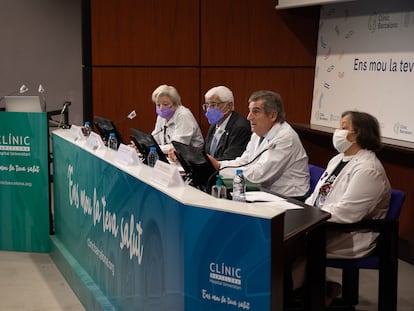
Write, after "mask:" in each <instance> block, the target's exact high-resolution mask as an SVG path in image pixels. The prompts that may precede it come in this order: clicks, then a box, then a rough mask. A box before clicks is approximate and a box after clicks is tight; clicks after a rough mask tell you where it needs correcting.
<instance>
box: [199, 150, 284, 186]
mask: <svg viewBox="0 0 414 311" xmlns="http://www.w3.org/2000/svg"><path fill="white" fill-rule="evenodd" d="M274 148H276V143H270V144H269V146H267V148H266V149H263V150H262V151H260V152H259V153H258V154H257V155H256V156H255V157H254V158H253V159H252V160H250V161H249V162H247V163H244V164H240V165H228V166H223V167H220V168H219V169H218V170H216V171H215V172H214V173H213V174H211V175H210V177H209V178H208V183H207V184H208V185H210V184H211V179H212V178H213V177H214V176H216V175H217V174H219V173H220V171H221V170H224V169H226V168H239V167H244V166H247V165H250V164H252V163H253V162H254V161H256V160H257V159H258V158H259V157H260V156H261V155H262V154H263V153H265V152H266V151H269V150H271V149H274Z"/></svg>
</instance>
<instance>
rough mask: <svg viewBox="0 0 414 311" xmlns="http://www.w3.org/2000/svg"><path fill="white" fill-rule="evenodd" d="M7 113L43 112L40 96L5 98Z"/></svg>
mask: <svg viewBox="0 0 414 311" xmlns="http://www.w3.org/2000/svg"><path fill="white" fill-rule="evenodd" d="M4 102H5V104H6V111H9V112H42V111H43V110H42V105H41V104H40V98H39V96H4Z"/></svg>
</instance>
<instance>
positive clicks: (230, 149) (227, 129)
mask: <svg viewBox="0 0 414 311" xmlns="http://www.w3.org/2000/svg"><path fill="white" fill-rule="evenodd" d="M204 99H205V104H204V105H203V110H204V111H205V116H206V117H207V120H208V122H209V123H210V125H211V126H210V128H209V130H208V133H207V136H206V139H205V144H204V149H205V151H206V153H207V154H210V155H212V156H213V157H214V158H216V159H218V160H233V159H235V158H236V157H238V156H240V155H241V154H242V153H243V151H244V150H245V149H246V145H247V143H248V141H249V139H250V135H251V130H250V125H249V121H247V119H246V118H245V117H242V116H241V115H239V114H238V113H237V112H235V111H234V96H233V92H232V91H231V90H230V89H229V88H227V87H225V86H216V87H213V88H211V89H210V90H208V91H207V92H206V94H205V95H204Z"/></svg>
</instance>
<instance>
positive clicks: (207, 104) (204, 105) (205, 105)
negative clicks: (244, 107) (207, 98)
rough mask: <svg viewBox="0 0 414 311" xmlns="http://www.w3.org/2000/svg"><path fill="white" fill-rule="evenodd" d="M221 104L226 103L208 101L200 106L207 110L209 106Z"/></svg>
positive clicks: (215, 106)
mask: <svg viewBox="0 0 414 311" xmlns="http://www.w3.org/2000/svg"><path fill="white" fill-rule="evenodd" d="M221 104H227V102H218V103H216V102H210V103H205V104H203V105H202V106H201V107H203V110H204V111H207V110H208V109H209V108H212V109H217V106H218V105H221Z"/></svg>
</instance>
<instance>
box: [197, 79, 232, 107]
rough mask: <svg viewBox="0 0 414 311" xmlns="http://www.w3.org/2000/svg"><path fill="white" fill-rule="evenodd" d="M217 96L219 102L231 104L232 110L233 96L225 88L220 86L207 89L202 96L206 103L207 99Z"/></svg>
mask: <svg viewBox="0 0 414 311" xmlns="http://www.w3.org/2000/svg"><path fill="white" fill-rule="evenodd" d="M214 95H217V96H218V97H219V98H220V100H221V101H223V102H226V103H227V102H229V103H232V104H233V105H232V109H233V110H234V96H233V92H232V91H231V90H230V89H229V88H228V87H226V86H223V85H220V86H215V87H213V88H211V89H209V90H208V91H207V92H206V94H205V95H204V99H205V100H206V101H207V100H208V99H209V98H211V97H213V96H214Z"/></svg>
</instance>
